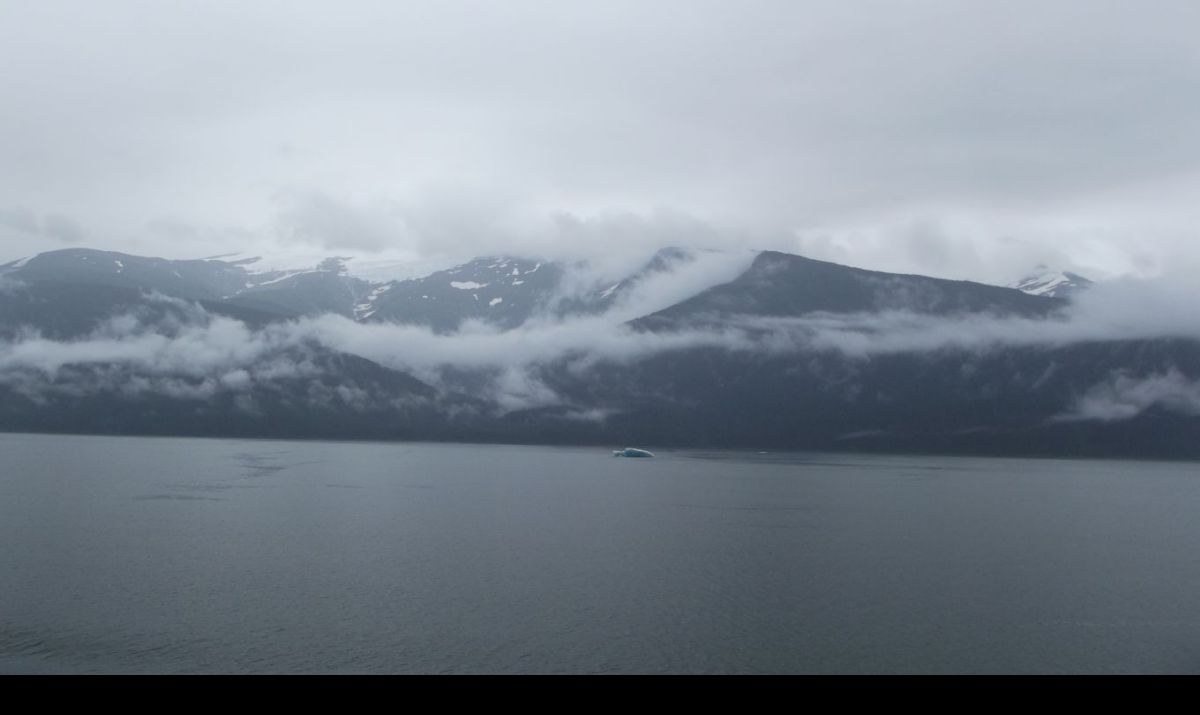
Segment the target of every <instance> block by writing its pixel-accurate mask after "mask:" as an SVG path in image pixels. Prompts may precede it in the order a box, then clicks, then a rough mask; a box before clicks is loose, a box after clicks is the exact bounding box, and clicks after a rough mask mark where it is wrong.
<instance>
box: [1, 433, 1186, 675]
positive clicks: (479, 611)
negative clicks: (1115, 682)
mask: <svg viewBox="0 0 1200 715" xmlns="http://www.w3.org/2000/svg"><path fill="white" fill-rule="evenodd" d="M650 446H651V447H652V445H650ZM1114 671H1115V672H1147V671H1148V672H1200V465H1196V464H1182V463H1138V462H1091V461H1088V462H1085V461H1053V460H1015V459H963V458H931V457H859V456H831V455H794V454H793V455H775V454H761V455H760V454H738V453H696V452H674V453H671V452H667V453H660V456H659V457H658V458H657V459H653V460H632V459H614V458H612V457H610V456H609V453H608V452H606V451H605V450H600V449H579V448H571V449H557V448H545V447H497V446H475V445H465V446H464V445H425V444H420V445H417V444H344V443H324V442H266V441H238V440H190V439H137V438H104V437H55V436H27V435H0V672H9V673H12V672H88V673H91V672H154V673H175V672H184V673H209V672H219V673H243V672H396V673H408V672H419V673H473V672H488V673H508V672H571V673H577V672H583V673H615V672H637V673H658V672H679V673H682V672H689V673H690V672H719V673H755V672H1114Z"/></svg>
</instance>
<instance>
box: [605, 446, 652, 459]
mask: <svg viewBox="0 0 1200 715" xmlns="http://www.w3.org/2000/svg"><path fill="white" fill-rule="evenodd" d="M613 456H614V457H653V456H654V453H653V452H648V451H646V450H644V449H637V448H635V447H626V448H625V449H614V450H613Z"/></svg>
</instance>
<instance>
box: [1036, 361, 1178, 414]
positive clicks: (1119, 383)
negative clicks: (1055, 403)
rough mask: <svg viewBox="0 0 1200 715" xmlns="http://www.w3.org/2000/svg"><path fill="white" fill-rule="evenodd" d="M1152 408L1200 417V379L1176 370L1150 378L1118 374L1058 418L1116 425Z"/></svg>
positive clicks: (1092, 390) (1083, 397)
mask: <svg viewBox="0 0 1200 715" xmlns="http://www.w3.org/2000/svg"><path fill="white" fill-rule="evenodd" d="M1151 407H1161V408H1163V409H1166V410H1170V411H1172V412H1180V413H1183V414H1187V415H1200V380H1190V379H1188V378H1187V377H1186V376H1184V375H1183V374H1182V373H1180V372H1179V371H1178V370H1175V369H1171V370H1169V371H1167V372H1165V373H1160V374H1156V375H1150V376H1147V377H1137V376H1134V375H1130V374H1128V373H1124V372H1118V373H1116V374H1114V375H1112V376H1111V377H1110V378H1109V379H1108V380H1107V381H1105V382H1103V383H1101V384H1099V385H1096V386H1094V387H1092V388H1091V389H1090V390H1088V391H1087V393H1085V394H1084V395H1083V396H1081V397H1080V398H1079V399H1078V400H1077V401H1076V402H1075V404H1074V405H1073V406H1072V408H1071V409H1070V410H1069V411H1068V412H1066V413H1065V414H1063V415H1062V416H1060V417H1059V419H1060V420H1062V421H1076V420H1100V421H1103V422H1114V421H1118V420H1127V419H1130V418H1132V417H1136V416H1138V415H1140V414H1141V413H1142V412H1145V411H1146V410H1148V409H1150V408H1151Z"/></svg>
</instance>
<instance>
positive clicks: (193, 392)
mask: <svg viewBox="0 0 1200 715" xmlns="http://www.w3.org/2000/svg"><path fill="white" fill-rule="evenodd" d="M743 259H745V257H744V256H733V257H732V258H731V257H730V255H728V254H715V253H714V254H709V253H704V252H700V253H697V254H693V255H692V256H691V257H690V258H686V259H682V260H683V263H682V267H680V266H677V267H676V270H674V271H666V272H663V273H662V274H651V275H649V276H648V277H647V278H646V279H645V281H644V282H643V283H642V284H640V285H638V286H636V287H635V289H634V290H631V291H630V292H629V293H628V295H627V296H626V297H625V298H624V299H623V300H622V301H620V302H618V303H617V304H616V305H614V306H613V308H612V309H611V310H610V311H609V312H607V313H604V314H600V315H590V316H585V317H571V318H567V319H562V318H553V317H551V316H549V315H543V316H540V317H538V318H536V319H534V320H531V321H530V322H528V323H526V324H525V325H523V326H521V327H519V328H517V329H513V330H507V331H504V330H500V329H498V328H496V327H493V326H490V325H487V324H484V323H481V322H478V321H474V322H471V321H469V322H467V323H465V324H464V325H463V326H462V327H461V328H460V329H459V330H458V331H457V332H455V333H452V334H438V333H434V332H433V331H431V330H429V329H427V328H424V327H418V326H411V325H398V324H390V323H358V322H354V321H352V320H350V319H347V318H344V317H341V316H337V315H322V316H317V317H311V318H304V319H299V320H295V321H291V322H282V323H275V324H271V325H269V326H266V327H263V328H259V329H254V328H251V327H249V326H247V325H246V324H244V323H242V322H239V321H237V320H234V319H231V318H227V317H223V316H217V315H212V314H209V313H206V312H204V311H203V310H202V309H200V308H199V307H198V306H196V305H194V304H189V303H186V302H184V301H179V300H175V299H169V298H163V297H161V296H158V297H153V298H151V299H150V300H149V304H150V305H152V306H155V305H156V306H160V307H169V308H170V309H171V310H169V311H166V312H165V313H164V312H162V311H158V312H155V311H150V312H147V313H144V314H141V313H139V314H130V315H122V316H117V317H114V318H113V319H111V320H109V321H107V322H106V323H104V324H103V325H101V326H99V327H98V328H97V329H96V330H94V331H92V332H91V333H90V334H89V335H87V336H84V337H82V338H80V339H77V340H69V341H59V340H51V339H48V338H45V337H43V336H41V335H37V334H24V335H21V336H20V337H18V338H15V339H12V340H9V341H7V342H3V343H0V382H3V383H5V384H7V385H9V386H10V387H12V388H14V389H17V390H18V391H19V392H21V393H22V394H26V395H35V394H39V392H46V391H51V392H53V391H59V392H64V391H70V390H75V391H79V390H92V391H96V390H114V391H118V392H121V393H122V394H129V395H134V394H147V393H156V394H163V395H167V396H171V397H181V398H187V399H209V398H211V397H213V396H215V395H218V394H226V393H231V394H246V393H249V392H251V391H253V390H254V389H255V388H256V387H259V386H262V385H268V384H271V383H272V382H273V381H277V380H280V379H286V378H295V377H299V378H308V379H310V380H311V379H312V378H316V377H318V376H320V375H322V371H323V369H324V368H322V367H321V366H320V365H319V364H318V363H317V362H316V361H314V360H313V359H312V351H313V350H316V349H318V348H319V349H323V350H324V349H327V350H329V351H334V352H337V353H346V354H350V355H355V356H358V357H362V358H365V359H367V360H370V361H373V362H375V363H378V364H380V365H383V366H385V367H387V368H391V369H394V370H398V371H402V372H405V373H408V374H411V375H413V376H415V377H416V378H418V379H420V380H422V381H423V382H426V383H428V384H431V385H433V386H435V387H439V388H442V389H444V390H446V389H459V388H460V387H461V383H456V382H455V379H454V378H453V377H448V375H449V374H450V373H448V372H447V370H448V369H449V370H450V372H451V373H452V372H453V371H459V373H461V372H463V371H466V372H469V373H473V374H475V375H477V376H479V379H478V383H479V389H478V392H479V394H480V396H481V397H483V398H484V399H486V400H488V401H490V402H491V403H493V404H494V405H495V406H496V407H497V408H498V409H499V410H501V411H511V410H515V409H524V408H530V407H543V406H548V405H555V404H561V397H560V396H559V395H556V394H555V393H554V392H553V391H552V390H551V389H550V388H548V387H547V386H546V385H545V384H544V383H542V382H541V381H540V380H539V378H538V370H539V368H540V367H544V366H546V365H550V364H553V363H556V362H565V363H567V364H568V365H569V366H570V367H571V368H572V369H573V370H576V371H581V370H586V369H587V368H588V367H589V366H591V365H594V364H596V363H599V362H607V363H618V364H622V363H630V362H634V361H637V360H640V359H643V358H646V357H649V356H652V355H656V354H660V353H664V352H671V351H681V350H688V349H693V348H717V349H722V350H729V351H738V352H750V353H759V354H768V355H786V354H803V353H812V352H814V351H834V352H838V353H841V354H844V355H846V356H848V357H849V358H851V359H868V358H870V357H871V356H873V355H884V354H896V353H908V352H929V351H939V350H959V351H970V352H980V353H981V352H986V351H989V350H993V349H997V348H1001V347H1005V346H1037V347H1046V348H1057V347H1062V346H1067V345H1072V344H1077V343H1087V342H1103V341H1113V340H1136V339H1152V338H1164V337H1172V338H1184V339H1193V340H1200V317H1197V315H1196V314H1195V312H1194V311H1193V310H1191V309H1190V308H1189V304H1188V303H1187V302H1185V301H1181V300H1180V294H1179V293H1178V292H1176V290H1177V288H1178V286H1173V285H1171V284H1167V285H1163V284H1157V285H1152V284H1149V283H1146V282H1143V281H1125V282H1116V283H1112V284H1109V285H1102V286H1098V287H1097V288H1095V289H1093V290H1092V291H1091V292H1089V293H1085V294H1084V295H1083V296H1081V297H1080V298H1079V300H1078V301H1077V302H1076V303H1074V304H1073V305H1071V306H1070V307H1068V308H1067V309H1065V310H1063V311H1062V312H1060V313H1058V314H1056V315H1054V316H1052V317H1049V318H1045V319H1031V318H1013V317H997V316H987V315H977V314H972V315H960V316H953V315H951V316H938V315H929V314H921V313H915V312H910V311H889V312H882V313H854V314H832V313H814V314H809V315H804V316H798V317H782V318H768V317H762V316H721V317H718V316H709V319H707V320H700V321H697V322H696V323H695V324H692V325H681V326H679V327H678V329H676V330H671V331H660V332H649V331H643V330H637V329H634V328H632V327H630V325H629V324H628V323H627V322H626V321H627V320H628V319H630V318H632V317H637V316H639V315H644V314H646V313H647V312H651V311H653V310H656V309H657V308H658V307H665V306H666V305H669V304H672V303H674V302H676V301H677V300H678V299H679V298H680V297H682V296H684V295H686V294H688V293H689V291H695V290H697V289H698V288H697V287H698V286H700V285H710V284H712V283H713V282H714V281H715V282H720V281H721V280H722V279H724V278H725V277H726V275H727V274H728V277H732V276H734V275H736V274H737V273H738V272H740V271H741V270H742V267H741V266H740V265H739V264H738V262H739V261H742V260H743ZM746 260H747V262H748V259H746ZM581 270H582V269H581ZM578 277H579V281H580V283H579V285H584V284H588V285H593V286H594V285H595V282H596V281H597V280H598V279H600V278H602V277H603V272H599V273H590V274H589V273H586V272H581V273H580V274H579V276H578ZM588 281H591V283H588ZM113 366H116V367H115V368H114V367H113ZM81 371H82V372H81ZM314 384H315V383H314ZM344 388H345V389H342V390H341V391H340V392H339V391H338V388H336V387H329V386H328V385H325V386H322V387H320V390H325V392H326V393H328V394H324V393H323V394H322V395H319V396H318V395H314V396H313V399H325V400H337V401H338V402H339V403H340V404H346V405H350V406H363V405H368V404H373V403H371V401H370V399H369V395H367V394H366V393H364V392H363V391H362V390H363V388H362V387H360V386H357V385H352V384H346V385H344ZM314 389H317V387H314ZM1198 396H1200V389H1198V387H1197V383H1195V382H1190V381H1189V380H1188V378H1185V377H1184V376H1183V375H1182V374H1181V373H1178V372H1168V373H1164V374H1162V375H1158V376H1152V377H1148V378H1147V377H1141V378H1138V377H1133V376H1130V375H1129V374H1124V373H1121V374H1117V375H1115V376H1114V377H1113V378H1112V380H1110V381H1109V382H1106V383H1104V384H1103V385H1099V386H1097V387H1095V388H1094V389H1093V390H1092V391H1090V392H1088V393H1087V394H1086V395H1084V396H1083V397H1082V398H1080V401H1079V403H1078V404H1077V405H1076V406H1074V407H1073V408H1071V409H1070V411H1069V414H1070V415H1071V418H1073V419H1102V420H1103V419H1121V418H1123V417H1127V416H1131V415H1132V414H1137V413H1138V412H1140V411H1141V410H1144V409H1146V408H1147V407H1148V406H1150V405H1161V406H1163V407H1165V408H1167V409H1172V410H1176V411H1182V412H1187V413H1194V410H1193V408H1194V407H1195V406H1197V405H1200V398H1198ZM566 406H567V407H568V408H571V409H574V410H575V411H576V412H577V413H578V414H581V415H582V414H588V415H590V416H589V419H591V418H596V419H600V418H602V416H599V417H598V416H597V415H599V414H600V413H593V412H588V410H592V409H594V407H595V406H588V405H566ZM1190 410H1191V411H1192V412H1189V411H1190Z"/></svg>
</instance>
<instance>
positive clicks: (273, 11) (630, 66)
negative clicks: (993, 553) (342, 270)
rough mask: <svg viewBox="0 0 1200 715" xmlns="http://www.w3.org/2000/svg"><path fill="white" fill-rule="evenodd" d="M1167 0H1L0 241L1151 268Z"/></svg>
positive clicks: (1189, 18)
mask: <svg viewBox="0 0 1200 715" xmlns="http://www.w3.org/2000/svg"><path fill="white" fill-rule="evenodd" d="M1197 25H1200V7H1198V6H1197V5H1196V4H1195V3H1194V2H1190V1H1187V0H1164V1H1163V2H1157V3H1155V4H1154V7H1153V8H1148V7H1147V6H1146V5H1145V4H1144V3H1138V2H1133V1H1132V0H1099V1H1084V0H1078V1H1076V2H1057V3H1045V2H1034V1H1033V0H1015V1H1014V2H1008V3H1004V4H1003V6H998V5H997V4H996V3H992V2H983V1H982V0H978V1H975V0H965V1H959V2H944V1H941V0H913V1H912V2H905V3H896V2H890V1H883V0H874V1H871V2H867V3H865V4H863V3H859V4H857V5H856V6H855V7H854V8H848V7H846V6H845V4H844V3H840V2H833V0H811V1H808V2H802V3H797V2H792V1H790V0H751V1H750V2H741V3H736V5H735V4H731V3H728V2H715V1H708V0H699V1H697V0H686V1H684V0H663V1H661V2H655V3H644V2H633V1H632V0H614V1H613V2H605V3H573V2H563V3H553V4H552V5H548V4H547V3H545V2H540V1H536V0H518V1H515V2H506V3H503V4H502V5H498V4H496V3H490V2H483V1H482V0H477V1H466V0H451V1H450V2H423V1H415V0H412V1H407V2H392V1H387V2H385V1H383V0H366V1H363V2H356V3H353V4H352V5H350V6H349V7H338V8H336V9H334V8H333V7H332V6H330V5H329V4H328V3H318V2H315V1H308V0H293V1H289V2H287V3H283V2H279V1H278V0H256V1H254V2H236V3H235V2H226V1H218V2H204V3H200V2H185V3H173V4H171V5H170V6H169V7H168V6H166V5H163V4H162V3H158V2H152V1H150V0H113V1H112V2H106V3H103V5H99V4H86V3H85V4H80V3H74V2H67V1H66V0H46V1H45V2H37V3H5V4H3V5H2V6H0V48H3V49H2V50H0V53H3V59H4V62H2V63H0V95H2V96H3V97H4V101H5V109H6V111H4V112H3V113H0V157H3V161H0V196H3V197H4V200H3V201H4V203H3V204H0V262H3V261H7V260H11V259H15V258H19V257H21V256H22V255H25V254H28V253H31V252H35V251H39V250H47V249H51V248H55V247H60V246H62V245H64V242H70V241H78V240H81V239H85V240H87V241H88V243H89V244H92V245H95V246H96V247H99V248H111V249H117V250H127V251H129V252H132V253H140V254H151V255H165V256H168V257H195V256H200V255H211V254H214V253H222V252H228V251H231V250H246V249H247V248H248V247H252V248H251V250H260V249H261V250H273V249H276V248H280V247H282V248H295V247H296V246H297V245H302V246H319V247H321V248H323V249H326V250H329V251H331V252H339V251H344V250H347V249H352V250H359V251H365V252H372V251H384V250H392V251H396V252H399V253H403V254H406V255H419V256H427V255H429V254H431V253H440V252H454V253H456V254H483V253H494V252H498V251H503V252H519V251H523V250H541V251H546V250H550V249H557V250H563V251H567V250H569V251H574V252H577V253H578V252H587V251H589V250H590V251H591V252H596V251H595V249H596V248H600V249H601V250H602V251H616V250H625V249H631V248H634V247H637V248H647V247H651V246H652V245H654V244H658V245H663V244H665V243H670V244H680V243H683V244H688V245H718V244H719V245H722V246H725V247H728V246H740V247H748V246H754V247H758V248H778V249H784V250H793V251H798V252H803V253H808V254H810V255H813V256H815V257H823V258H831V259H836V260H841V261H844V262H849V263H852V264H855V265H863V266H867V267H873V268H881V269H891V270H902V271H918V272H922V273H927V274H935V275H942V276H948V277H969V278H975V279H986V280H1008V279H1010V278H1011V277H1013V276H1012V274H1013V273H1016V272H1019V271H1021V270H1024V269H1025V268H1027V267H1028V266H1030V265H1033V264H1034V263H1038V262H1048V263H1052V264H1055V265H1061V266H1062V267H1065V268H1075V269H1078V270H1080V271H1082V272H1085V273H1092V274H1105V273H1114V274H1115V273H1133V274H1152V273H1154V272H1156V271H1158V270H1160V269H1161V268H1162V267H1163V266H1166V265H1169V264H1171V263H1174V262H1176V261H1177V260H1178V259H1179V258H1180V257H1189V256H1190V257H1193V258H1194V257H1195V256H1196V255H1197V249H1196V248H1195V246H1196V244H1197V241H1196V229H1195V226H1197V225H1200V220H1198V219H1200V209H1198V208H1197V207H1196V202H1195V201H1194V200H1191V197H1193V196H1194V195H1195V193H1196V190H1197V188H1198V186H1200V136H1198V135H1197V133H1196V132H1195V131H1194V127H1195V126H1197V124H1200V95H1198V94H1197V93H1196V92H1194V91H1191V90H1192V88H1194V87H1195V85H1196V83H1197V81H1198V79H1200V49H1198V46H1197V43H1196V42H1195V41H1194V36H1193V34H1194V33H1193V31H1192V28H1194V27H1196V26H1197ZM266 38H269V40H268V39H266ZM663 215H669V216H674V217H676V219H677V220H676V219H672V220H667V221H664V220H663V219H662V216H663ZM613 216H617V217H626V218H625V219H619V220H613V219H612V217H613ZM628 217H635V219H636V220H632V219H629V218H628ZM622 221H624V227H622ZM681 236H683V237H688V236H690V237H692V238H693V239H694V240H692V241H687V240H681ZM597 241H600V242H602V245H600V246H596V245H595V244H596V243H597ZM1101 277H1102V276H1101Z"/></svg>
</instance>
